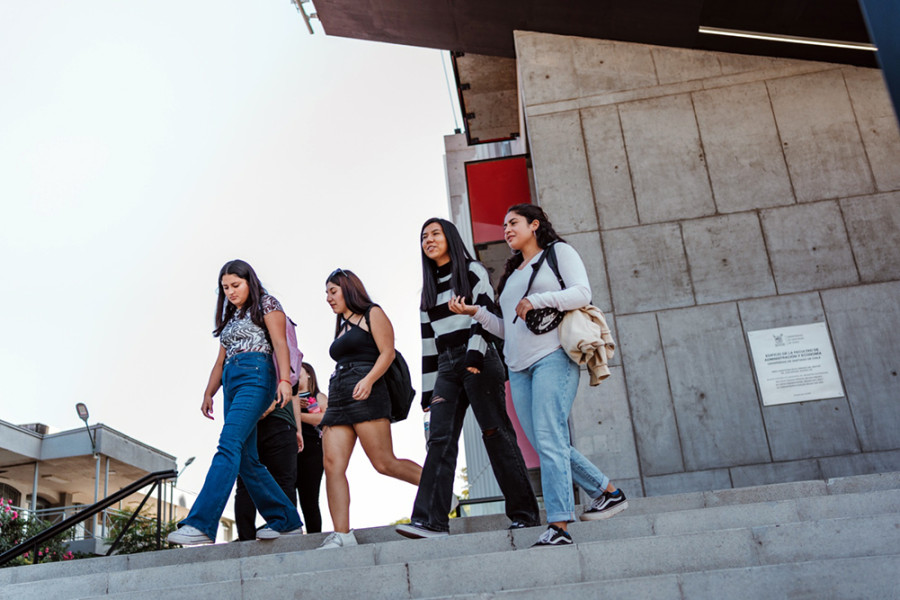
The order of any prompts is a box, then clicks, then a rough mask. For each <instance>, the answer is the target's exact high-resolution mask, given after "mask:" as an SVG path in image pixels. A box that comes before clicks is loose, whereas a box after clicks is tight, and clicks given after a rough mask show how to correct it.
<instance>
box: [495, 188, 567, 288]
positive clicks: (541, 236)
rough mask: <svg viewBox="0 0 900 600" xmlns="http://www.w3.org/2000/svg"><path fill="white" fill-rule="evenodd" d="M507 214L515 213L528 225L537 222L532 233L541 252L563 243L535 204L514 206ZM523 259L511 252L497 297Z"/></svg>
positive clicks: (545, 215)
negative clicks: (536, 226)
mask: <svg viewBox="0 0 900 600" xmlns="http://www.w3.org/2000/svg"><path fill="white" fill-rule="evenodd" d="M506 212H507V213H516V214H517V215H519V216H520V217H522V218H523V219H527V220H528V222H529V223H533V222H534V221H537V222H538V228H537V230H536V231H535V232H534V237H535V238H536V239H537V244H538V247H539V248H540V249H541V250H543V249H544V248H546V247H547V246H549V245H550V244H552V243H554V242H565V240H564V239H562V238H561V237H560V236H559V234H558V233H556V231H555V230H554V229H553V224H552V223H550V219H548V218H547V214H546V213H545V212H544V210H543V209H542V208H541V207H540V206H537V205H535V204H514V205H513V206H510V207H509V209H508V210H507V211H506ZM524 260H525V259H524V258H523V257H522V253H521V252H519V251H518V250H513V255H512V256H510V257H509V259H507V261H506V267H505V268H504V270H503V276H502V277H501V278H500V284H499V285H498V286H497V295H498V296H499V295H500V294H501V293H502V292H503V288H504V287H505V286H506V280H507V279H509V276H510V275H512V272H513V271H515V270H516V268H517V267H519V266H520V265H521V264H522V262H523V261H524Z"/></svg>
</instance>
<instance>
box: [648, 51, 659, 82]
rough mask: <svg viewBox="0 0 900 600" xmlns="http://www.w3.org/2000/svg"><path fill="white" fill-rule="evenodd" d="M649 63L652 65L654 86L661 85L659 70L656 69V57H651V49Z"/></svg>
mask: <svg viewBox="0 0 900 600" xmlns="http://www.w3.org/2000/svg"><path fill="white" fill-rule="evenodd" d="M650 62H651V63H653V77H655V78H656V85H657V86H659V85H662V84H661V83H659V70H658V69H657V68H656V57H655V56H654V55H653V48H651V49H650Z"/></svg>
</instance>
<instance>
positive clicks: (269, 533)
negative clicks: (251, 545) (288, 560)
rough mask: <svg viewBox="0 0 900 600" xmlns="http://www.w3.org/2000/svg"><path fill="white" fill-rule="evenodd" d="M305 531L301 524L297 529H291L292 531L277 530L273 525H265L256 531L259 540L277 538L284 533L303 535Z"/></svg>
mask: <svg viewBox="0 0 900 600" xmlns="http://www.w3.org/2000/svg"><path fill="white" fill-rule="evenodd" d="M302 533H303V526H302V525H301V526H300V527H298V528H297V529H291V530H290V531H275V530H274V529H272V528H271V527H268V526H266V527H263V528H262V529H260V530H258V531H257V532H256V539H258V540H277V539H278V538H280V537H281V536H284V535H301V534H302Z"/></svg>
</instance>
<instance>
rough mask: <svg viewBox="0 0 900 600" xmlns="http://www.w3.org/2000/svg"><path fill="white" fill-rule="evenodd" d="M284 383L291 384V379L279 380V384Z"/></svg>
mask: <svg viewBox="0 0 900 600" xmlns="http://www.w3.org/2000/svg"><path fill="white" fill-rule="evenodd" d="M282 381H283V382H285V383H290V382H291V380H290V379H279V380H278V383H281V382H282Z"/></svg>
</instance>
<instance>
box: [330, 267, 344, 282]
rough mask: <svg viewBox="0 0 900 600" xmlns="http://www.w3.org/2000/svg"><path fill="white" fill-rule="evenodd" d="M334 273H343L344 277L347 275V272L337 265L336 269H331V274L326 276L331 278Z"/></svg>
mask: <svg viewBox="0 0 900 600" xmlns="http://www.w3.org/2000/svg"><path fill="white" fill-rule="evenodd" d="M335 275H343V276H344V277H346V276H347V274H346V273H344V270H343V269H341V268H340V267H338V268H337V269H335V270H334V271H332V272H331V275H329V276H328V279H331V278H332V277H334V276H335ZM326 281H327V279H326Z"/></svg>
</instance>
